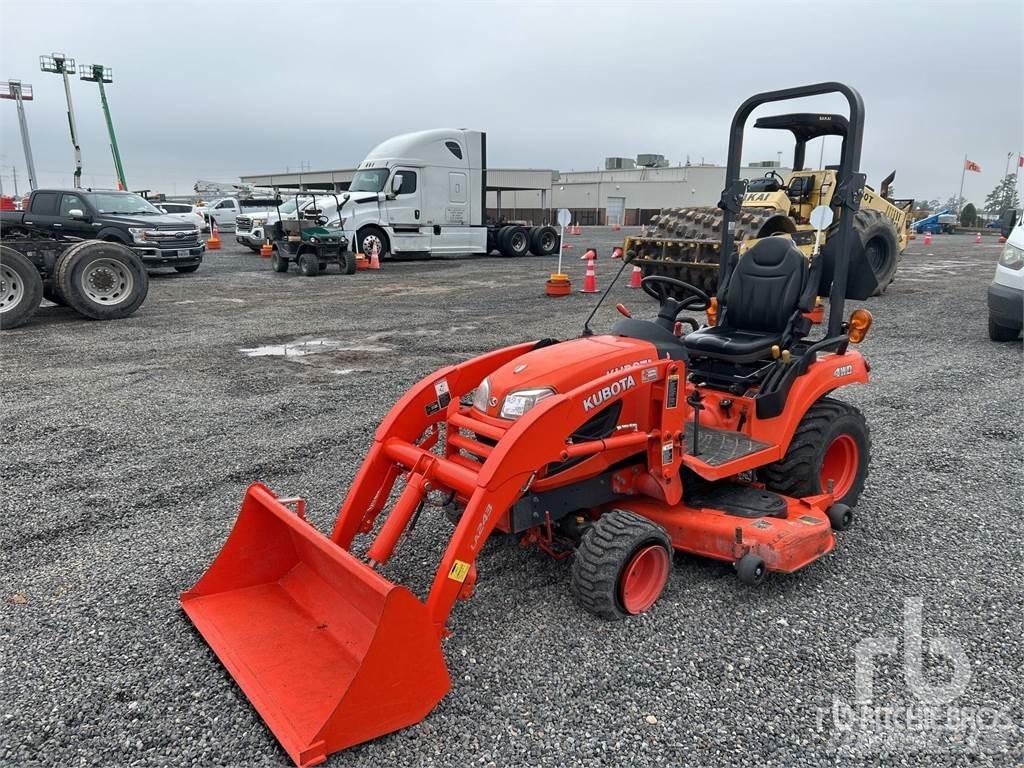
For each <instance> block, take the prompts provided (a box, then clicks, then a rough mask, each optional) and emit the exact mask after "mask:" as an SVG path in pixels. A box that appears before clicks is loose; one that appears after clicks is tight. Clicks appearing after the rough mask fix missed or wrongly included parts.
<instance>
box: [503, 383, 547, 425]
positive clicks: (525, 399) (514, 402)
mask: <svg viewBox="0 0 1024 768" xmlns="http://www.w3.org/2000/svg"><path fill="white" fill-rule="evenodd" d="M553 394H555V390H553V389H549V388H548V387H543V388H541V389H521V390H519V391H518V392H511V393H509V394H508V395H506V396H505V402H503V403H502V404H501V418H503V419H518V418H519V417H520V416H522V415H523V414H524V413H526V412H527V411H528V410H530V409H531V408H533V406H535V405H536V404H537V403H539V402H540V401H541V400H543V399H544V398H545V397H551V395H553Z"/></svg>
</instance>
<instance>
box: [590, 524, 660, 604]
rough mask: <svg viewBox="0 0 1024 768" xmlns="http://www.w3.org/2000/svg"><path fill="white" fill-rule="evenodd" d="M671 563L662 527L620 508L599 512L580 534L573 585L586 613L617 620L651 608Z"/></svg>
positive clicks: (658, 595)
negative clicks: (599, 514)
mask: <svg viewBox="0 0 1024 768" xmlns="http://www.w3.org/2000/svg"><path fill="white" fill-rule="evenodd" d="M671 568H672V543H671V541H670V539H669V537H668V534H667V533H666V532H665V529H664V528H662V527H661V526H659V525H655V524H654V523H652V522H651V521H650V520H648V519H646V518H644V517H641V516H640V515H637V514H634V513H632V512H627V511H626V510H622V509H613V510H611V511H609V512H606V513H605V514H603V515H601V517H599V518H598V519H597V521H596V522H595V523H594V524H593V525H591V526H590V527H589V528H588V529H587V532H586V533H585V534H584V535H583V540H582V541H581V542H580V546H579V548H578V549H577V550H576V557H575V558H574V560H573V565H572V589H573V592H575V593H576V599H577V600H579V602H580V604H581V605H582V606H583V607H584V608H585V609H586V610H587V611H589V612H590V613H593V614H594V615H595V616H600V617H601V618H604V619H622V618H625V617H626V616H633V615H636V614H638V613H643V612H644V611H646V610H648V609H650V607H651V606H652V605H654V603H655V602H656V601H657V599H658V598H659V597H661V593H662V591H663V590H664V589H665V584H666V583H667V582H668V574H669V571H670V570H671Z"/></svg>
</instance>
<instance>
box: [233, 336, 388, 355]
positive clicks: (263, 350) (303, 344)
mask: <svg viewBox="0 0 1024 768" xmlns="http://www.w3.org/2000/svg"><path fill="white" fill-rule="evenodd" d="M391 349H392V348H391V345H390V344H353V343H350V342H344V341H339V340H338V339H303V340H296V341H290V342H288V343H286V344H267V345H265V346H262V347H251V348H249V349H240V350H238V351H239V352H241V353H242V354H244V355H246V356H247V357H286V358H299V357H307V356H308V355H320V354H324V353H325V352H363V353H370V354H373V353H377V354H379V353H383V352H390V351H391Z"/></svg>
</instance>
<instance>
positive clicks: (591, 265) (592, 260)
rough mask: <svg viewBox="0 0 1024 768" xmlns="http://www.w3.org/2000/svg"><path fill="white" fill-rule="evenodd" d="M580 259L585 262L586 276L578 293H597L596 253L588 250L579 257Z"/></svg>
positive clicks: (590, 249) (591, 249)
mask: <svg viewBox="0 0 1024 768" xmlns="http://www.w3.org/2000/svg"><path fill="white" fill-rule="evenodd" d="M580 259H586V260H587V274H586V275H585V276H584V278H583V288H582V289H580V293H597V292H598V290H597V265H596V261H597V252H596V251H595V250H594V249H593V248H588V249H587V252H586V253H584V254H583V255H582V256H580Z"/></svg>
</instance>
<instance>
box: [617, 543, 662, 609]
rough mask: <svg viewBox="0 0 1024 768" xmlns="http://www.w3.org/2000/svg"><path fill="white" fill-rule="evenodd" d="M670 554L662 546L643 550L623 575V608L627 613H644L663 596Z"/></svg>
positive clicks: (653, 545)
mask: <svg viewBox="0 0 1024 768" xmlns="http://www.w3.org/2000/svg"><path fill="white" fill-rule="evenodd" d="M668 571H669V557H668V552H666V551H665V548H664V547H663V546H661V545H660V544H651V545H650V546H647V547H644V548H642V549H641V550H640V551H638V552H637V553H636V554H635V555H633V559H632V560H630V561H629V564H628V565H627V566H626V569H625V571H624V572H623V574H622V607H623V608H625V609H626V612H627V613H632V614H637V613H643V612H644V611H646V610H647V609H648V608H650V607H651V606H652V605H654V601H655V600H657V599H658V596H659V595H661V590H662V589H664V587H665V582H666V581H667V580H668Z"/></svg>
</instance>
